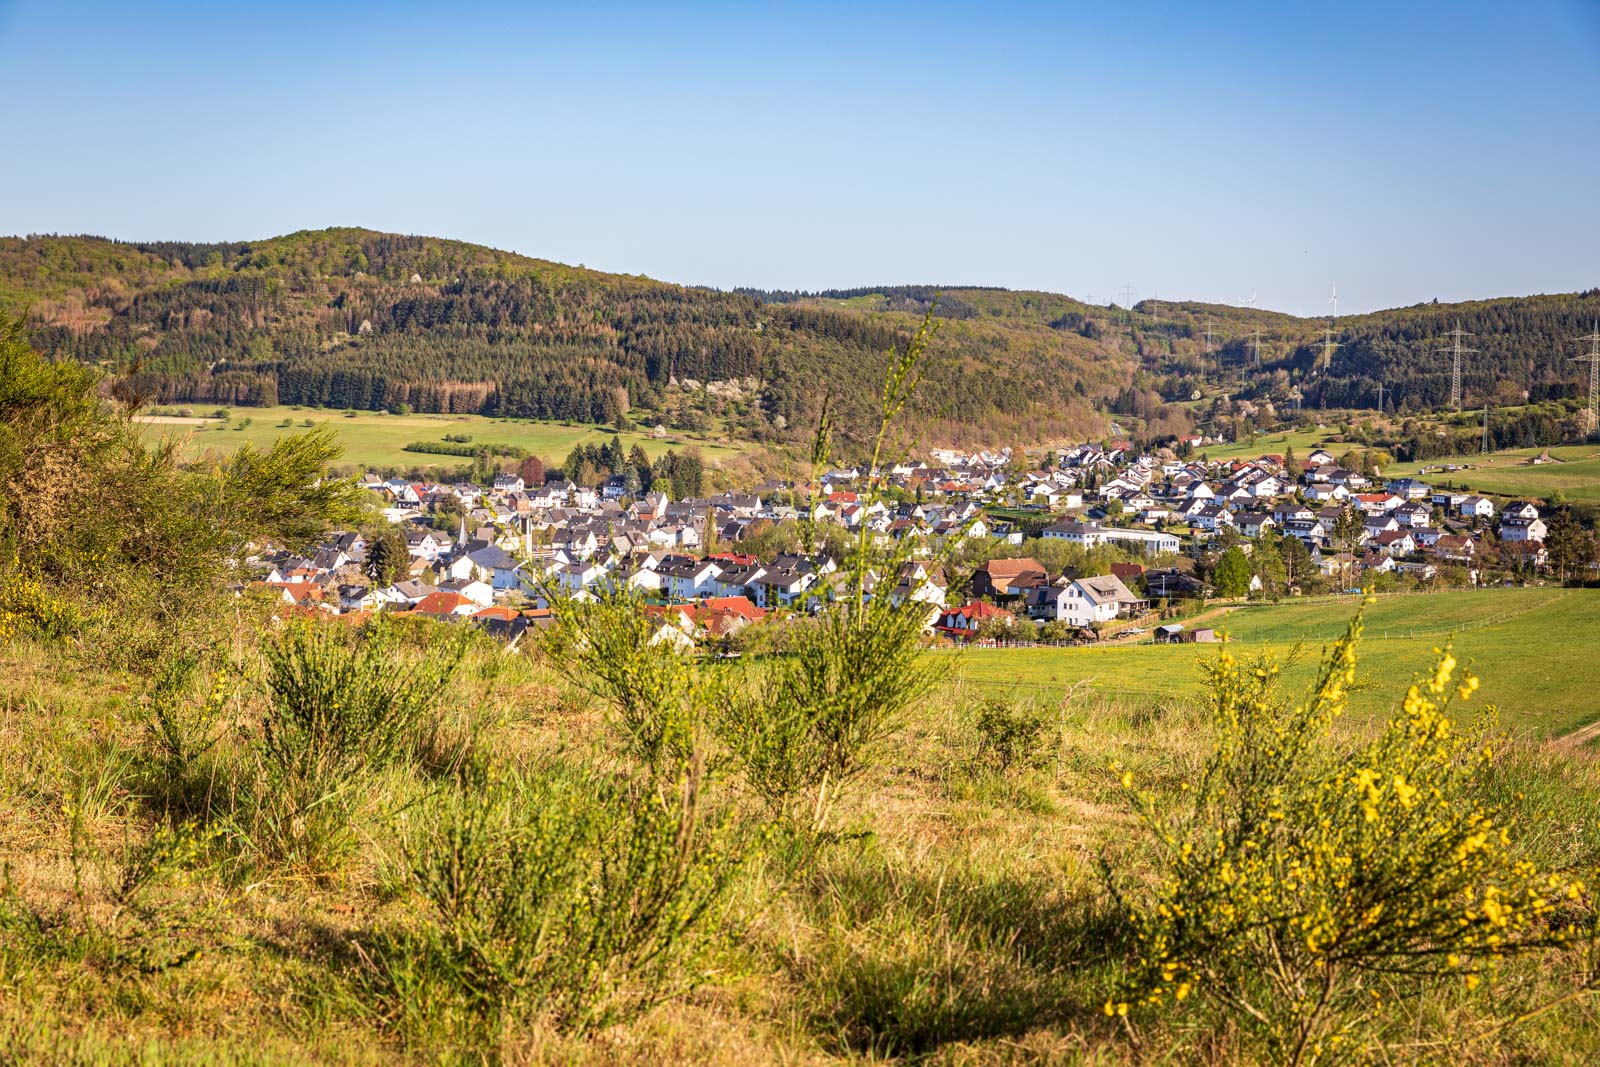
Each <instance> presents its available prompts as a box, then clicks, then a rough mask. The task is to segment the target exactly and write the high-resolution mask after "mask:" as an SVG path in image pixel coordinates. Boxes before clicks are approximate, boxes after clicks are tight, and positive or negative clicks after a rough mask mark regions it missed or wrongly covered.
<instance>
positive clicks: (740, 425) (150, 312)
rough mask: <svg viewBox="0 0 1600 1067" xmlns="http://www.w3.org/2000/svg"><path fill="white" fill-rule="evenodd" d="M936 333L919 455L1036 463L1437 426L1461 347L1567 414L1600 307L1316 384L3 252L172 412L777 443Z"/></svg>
mask: <svg viewBox="0 0 1600 1067" xmlns="http://www.w3.org/2000/svg"><path fill="white" fill-rule="evenodd" d="M930 307H935V308H936V313H937V315H938V316H939V317H940V318H941V320H943V321H942V329H941V331H940V333H939V336H938V338H937V341H936V344H935V360H934V365H933V367H932V370H931V373H930V377H929V380H928V387H927V388H926V389H925V390H924V391H923V392H922V394H921V395H920V397H919V399H918V403H919V404H920V405H921V408H922V410H920V411H919V412H917V413H916V417H915V419H913V420H912V421H913V423H914V425H916V426H917V427H918V430H919V431H920V432H921V435H922V436H923V438H924V439H925V440H926V441H929V442H936V443H949V444H959V443H984V444H996V443H1010V444H1028V443H1034V442H1038V441H1044V440H1052V439H1060V438H1064V437H1073V436H1080V435H1086V434H1092V435H1099V434H1101V433H1104V432H1105V430H1106V427H1107V425H1108V424H1107V420H1106V418H1105V416H1104V414H1102V413H1100V412H1103V411H1104V410H1106V409H1109V410H1110V411H1111V412H1113V413H1115V414H1118V415H1132V416H1137V417H1138V418H1139V419H1141V420H1142V422H1140V423H1138V425H1140V426H1142V427H1143V429H1144V431H1145V432H1146V433H1148V434H1151V435H1157V434H1160V433H1163V432H1167V433H1171V432H1184V431H1185V430H1187V429H1188V428H1189V425H1190V423H1189V419H1190V415H1191V414H1193V413H1192V412H1186V411H1184V410H1183V409H1179V408H1177V407H1175V406H1172V405H1169V404H1167V403H1166V402H1168V401H1176V400H1187V399H1189V398H1191V397H1193V396H1195V395H1196V394H1197V392H1199V393H1202V394H1205V395H1217V394H1219V393H1227V394H1229V395H1232V396H1236V397H1238V396H1242V397H1247V398H1252V399H1271V400H1275V401H1280V402H1288V403H1292V402H1295V401H1296V400H1298V401H1299V402H1300V403H1301V404H1303V405H1304V406H1317V407H1373V406H1376V404H1377V402H1378V386H1379V383H1380V382H1381V383H1382V386H1383V399H1384V406H1385V407H1386V408H1390V409H1394V410H1399V411H1419V412H1420V411H1430V410H1437V409H1439V408H1442V407H1444V406H1446V404H1447V403H1448V400H1449V390H1450V359H1449V357H1448V355H1447V354H1446V353H1445V352H1444V351H1443V348H1444V345H1445V343H1446V342H1447V340H1448V338H1447V335H1448V333H1449V331H1451V330H1452V329H1454V328H1455V327H1456V325H1457V324H1458V323H1459V325H1460V327H1461V329H1463V330H1464V331H1467V333H1469V334H1470V335H1471V336H1469V337H1467V338H1466V339H1465V341H1464V343H1465V344H1466V345H1467V346H1468V347H1470V348H1473V349H1476V350H1477V351H1476V352H1473V353H1470V354H1469V355H1468V356H1467V357H1466V358H1465V360H1464V361H1463V386H1464V393H1465V398H1464V399H1465V403H1466V405H1467V406H1469V407H1476V406H1478V405H1480V404H1482V403H1483V402H1484V401H1485V400H1488V401H1491V402H1493V403H1495V404H1507V403H1514V402H1520V401H1522V400H1525V399H1527V400H1534V401H1538V400H1544V399H1552V398H1565V397H1573V396H1577V395H1579V394H1580V393H1581V392H1582V391H1583V385H1582V383H1583V380H1584V379H1583V367H1582V365H1581V364H1577V363H1574V362H1572V361H1571V360H1572V357H1573V356H1576V355H1578V354H1580V351H1581V350H1582V349H1581V348H1580V346H1578V345H1576V344H1575V343H1574V342H1573V339H1574V338H1576V337H1577V336H1578V335H1580V334H1582V333H1585V332H1587V331H1588V330H1589V329H1590V328H1591V327H1592V324H1593V323H1594V321H1595V320H1597V319H1600V290H1594V291H1590V292H1587V293H1581V294H1565V295H1554V296H1533V297H1507V298H1503V299H1497V300H1486V301H1478V302H1474V303H1464V304H1437V303H1432V304H1421V305H1417V306H1414V307H1408V308H1397V309H1393V310H1388V311H1380V312H1374V313H1371V314H1365V315H1356V316H1348V317H1343V318H1340V319H1339V320H1338V321H1337V323H1335V324H1334V328H1333V334H1332V339H1333V341H1334V342H1335V344H1336V345H1337V347H1335V348H1334V349H1332V351H1331V354H1330V356H1331V358H1327V359H1325V358H1324V351H1323V348H1322V345H1321V342H1322V340H1323V338H1324V334H1325V330H1326V328H1327V326H1328V325H1329V324H1328V320H1327V319H1325V318H1297V317H1295V316H1292V315H1285V314H1281V313H1278V312H1272V311H1265V310H1258V309H1252V308H1240V307H1229V306H1226V305H1220V304H1203V303H1195V302H1178V301H1172V302H1156V301H1144V302H1141V303H1139V304H1138V305H1136V306H1135V307H1133V308H1131V309H1123V308H1119V307H1115V306H1103V305H1089V304H1085V303H1083V302H1081V301H1078V300H1074V299H1072V298H1071V297H1068V296H1063V295H1060V294H1056V293H1045V292H1026V291H1012V290H1006V289H997V288H990V287H983V286H959V285H958V286H944V287H940V286H926V285H894V286H881V287H867V288H859V289H843V290H824V291H820V292H809V293H807V292H768V291H761V290H753V289H747V290H738V291H734V292H720V291H717V290H713V289H706V288H698V287H693V286H682V285H672V284H667V283H664V282H659V281H655V280H652V279H649V278H645V277H642V276H634V275H620V274H606V273H602V272H599V271H592V270H587V269H584V268H582V267H571V266H565V265H562V264H559V263H552V262H548V261H545V260H539V259H532V258H529V257H526V256H520V255H516V254H513V253H509V252H502V251H498V250H495V249H491V248H486V247H483V246H480V245H473V244H467V243H464V242H460V241H450V240H443V239H439V238H432V237H414V236H400V235H396V234H384V233H376V232H373V231H369V230H360V229H333V230H322V231H315V232H301V233H295V234H290V235H288V236H285V237H276V238H271V239H269V240H264V241H251V242H233V243H220V244H189V243H181V242H152V243H145V244H135V243H124V242H116V241H108V240H105V239H101V238H94V237H53V236H52V237H29V238H0V311H8V312H11V313H16V312H20V311H26V312H27V313H28V314H29V316H30V318H31V320H32V324H33V338H34V341H35V343H36V344H37V345H38V346H39V347H40V348H42V349H43V350H44V351H46V352H47V353H49V354H50V355H52V356H54V357H57V358H77V359H82V360H85V361H89V362H94V363H98V364H102V365H105V366H108V367H114V368H117V369H118V370H120V371H121V372H123V373H125V374H129V375H131V377H132V379H133V383H134V384H135V385H136V386H137V387H138V388H139V389H140V390H141V391H143V392H144V393H146V394H147V395H148V396H149V397H150V398H151V399H152V400H153V401H154V402H156V403H165V404H171V403H225V404H268V403H274V402H276V403H285V404H306V405H315V406H327V407H339V408H361V409H381V408H397V407H398V406H400V405H406V406H409V407H410V408H412V409H415V410H419V411H448V412H473V413H482V414H487V415H509V416H517V417H539V418H556V419H566V420H573V421H582V422H606V423H615V422H616V421H618V420H619V419H621V418H623V417H624V416H627V417H630V418H632V419H634V420H635V421H642V420H651V421H663V422H666V423H668V424H669V425H673V426H680V427H683V428H686V429H705V428H707V427H708V426H714V427H725V428H726V432H727V433H728V434H729V435H730V436H736V437H741V438H751V439H757V440H765V439H770V438H773V437H795V436H799V435H803V434H804V433H805V432H806V431H807V429H808V428H809V426H810V425H811V424H812V422H813V420H814V418H815V415H816V412H817V409H818V406H819V404H820V403H821V401H822V399H823V397H824V396H829V395H831V396H832V397H833V399H834V402H835V404H836V405H837V406H838V407H839V409H840V410H841V411H842V412H843V415H844V417H845V424H846V427H847V428H848V427H851V426H854V427H858V428H859V427H861V426H864V425H866V424H867V423H868V422H869V421H870V411H871V408H872V406H873V405H874V404H875V402H876V400H877V397H878V394H879V389H880V383H881V379H882V369H883V366H884V356H885V352H886V351H887V350H888V349H889V348H890V347H891V346H893V345H903V344H905V342H906V341H907V339H908V338H909V337H910V336H911V333H912V331H913V330H914V329H915V327H916V324H917V322H918V321H919V320H920V318H921V316H922V315H923V314H924V313H925V312H926V311H927V310H928V309H929V308H930ZM1208 325H1209V327H1210V334H1211V336H1210V340H1209V341H1208V340H1207V336H1206V335H1207V327H1208ZM1258 337H1259V342H1260V344H1259V348H1260V363H1259V366H1258V365H1257V358H1256V348H1257V346H1256V341H1257V339H1258ZM1097 408H1098V409H1100V411H1097V410H1096V409H1097Z"/></svg>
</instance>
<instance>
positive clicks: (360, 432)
mask: <svg viewBox="0 0 1600 1067" xmlns="http://www.w3.org/2000/svg"><path fill="white" fill-rule="evenodd" d="M192 406H193V409H194V411H195V413H196V416H197V417H195V418H176V417H165V416H154V417H152V418H150V419H149V420H148V421H146V423H145V427H146V431H145V432H146V434H147V435H149V436H150V437H164V438H174V439H176V440H177V441H178V442H179V445H180V448H181V449H182V451H183V454H184V455H185V456H186V457H189V458H198V457H200V456H202V455H204V454H205V453H207V452H213V451H215V452H231V451H233V450H234V449H236V448H238V447H239V446H240V445H243V444H246V443H248V444H252V445H255V446H256V447H257V448H270V447H271V446H272V444H273V442H275V441H277V440H278V438H280V437H282V436H283V435H285V434H290V433H295V432H297V431H300V430H304V429H305V428H306V426H305V423H306V421H307V420H310V422H311V423H312V424H313V425H317V426H329V427H331V428H332V429H334V430H335V431H337V432H338V434H339V438H340V440H341V441H343V442H344V446H345V454H344V457H343V462H346V463H351V464H354V465H356V466H358V467H383V468H394V467H399V468H406V469H410V468H413V467H418V468H426V467H459V466H461V465H462V464H464V463H467V462H468V459H467V458H466V457H463V456H446V455H430V454H426V453H422V452H407V451H405V446H406V445H407V444H410V443H411V442H413V441H442V440H443V439H444V436H445V435H446V434H451V435H459V434H467V435H469V436H470V437H471V438H472V441H471V443H473V444H486V445H487V444H500V445H515V446H517V447H519V448H523V449H525V450H527V451H528V452H529V453H530V454H532V455H536V456H540V457H542V458H543V459H545V460H546V461H547V462H550V461H553V462H556V463H559V462H561V461H562V460H564V459H565V458H566V456H567V453H568V452H570V451H572V449H573V448H574V447H575V446H577V445H598V444H604V443H605V442H606V440H607V439H609V437H610V436H611V431H610V430H609V429H608V428H606V427H603V426H595V425H590V424H584V423H562V422H541V421H535V420H530V419H491V418H487V417H485V416H483V415H431V414H410V415H391V414H389V413H387V412H382V411H358V412H355V413H353V414H346V413H344V412H342V411H332V410H326V409H319V408H305V407H284V406H279V407H266V408H247V407H235V408H229V409H227V410H228V411H229V412H230V415H231V417H230V418H229V419H228V420H227V421H223V420H220V419H215V418H209V417H206V416H209V415H210V414H211V412H213V411H216V410H218V409H217V408H216V407H215V406H206V405H198V404H196V405H192ZM246 420H249V425H245V422H246ZM286 421H287V422H288V423H289V425H287V426H285V425H282V424H283V423H284V422H286ZM621 436H622V446H623V448H624V449H632V448H633V446H634V445H643V446H644V450H645V452H646V453H648V454H649V455H650V456H651V457H652V458H654V457H656V456H659V455H661V454H662V453H663V452H666V451H667V450H669V449H683V448H688V447H694V448H698V449H699V450H700V452H701V454H702V455H703V456H704V457H705V459H706V460H707V461H708V462H709V463H712V464H716V463H717V462H719V461H721V460H724V459H729V458H732V457H734V456H738V455H740V454H742V453H744V452H746V451H748V450H749V448H750V446H749V445H748V444H745V443H741V442H734V441H724V440H718V439H716V438H714V437H711V436H704V435H695V434H685V433H679V432H674V433H669V434H668V435H667V436H666V437H664V438H659V439H658V438H655V437H653V436H651V435H650V434H649V433H648V432H645V433H624V434H622V435H621Z"/></svg>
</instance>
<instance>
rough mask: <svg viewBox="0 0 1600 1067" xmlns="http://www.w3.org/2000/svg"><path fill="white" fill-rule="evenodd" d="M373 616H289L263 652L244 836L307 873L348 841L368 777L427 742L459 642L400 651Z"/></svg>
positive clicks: (333, 861)
mask: <svg viewBox="0 0 1600 1067" xmlns="http://www.w3.org/2000/svg"><path fill="white" fill-rule="evenodd" d="M398 641H399V638H398V635H397V632H396V630H395V628H394V627H393V625H392V624H391V623H389V622H388V621H387V620H385V619H383V618H382V617H381V616H380V617H379V618H378V619H377V620H376V621H375V622H374V623H372V624H371V625H370V626H369V627H367V629H366V630H365V632H363V633H357V634H350V633H348V632H347V631H345V630H344V629H343V628H342V627H340V626H338V625H337V624H334V623H318V622H307V621H303V620H302V621H296V622H292V623H290V624H289V626H288V627H287V629H286V630H285V631H284V633H283V634H282V635H281V636H280V637H279V638H277V639H276V640H275V641H273V642H271V643H269V644H268V646H267V647H266V649H265V650H264V654H265V657H266V661H267V673H266V688H267V695H268V698H269V699H268V703H267V710H266V714H265V716H264V717H263V719H262V723H261V736H260V740H259V742H258V746H257V747H258V753H259V756H260V759H261V766H262V773H261V775H260V777H259V779H258V780H257V781H256V782H255V783H254V785H253V789H252V792H251V794H250V796H249V798H248V803H247V808H248V812H247V815H248V818H247V819H246V824H245V826H244V827H242V829H243V832H244V833H245V836H246V837H247V838H248V840H249V841H250V842H251V844H252V845H253V847H254V848H255V849H256V851H258V852H259V853H260V854H262V855H263V856H265V857H266V858H267V859H269V860H278V861H283V860H292V861H297V862H299V863H301V864H302V865H304V866H306V867H307V868H309V869H312V870H314V871H325V870H328V869H331V868H333V867H336V866H337V864H338V862H339V860H340V859H341V858H342V857H343V855H344V854H345V852H346V851H348V849H349V847H350V846H351V844H352V842H353V839H354V835H355V833H356V829H357V828H356V826H355V825H354V821H355V815H356V811H357V809H358V807H359V805H360V804H361V803H364V802H371V800H372V799H373V798H372V797H371V796H370V795H369V793H370V791H371V776H372V774H373V773H374V772H376V771H378V770H381V769H382V768H384V767H385V766H387V765H388V764H390V763H393V762H395V761H397V760H399V759H401V758H402V757H404V756H409V755H411V754H412V752H413V748H414V746H417V745H419V744H424V743H426V732H425V726H426V724H427V720H428V718H429V717H430V715H431V714H432V713H433V711H434V708H435V706H436V704H437V702H438V700H439V698H440V696H441V695H442V694H443V692H444V689H445V687H446V686H447V685H448V684H449V681H450V679H451V677H452V675H453V674H454V672H455V670H456V667H457V665H458V664H459V662H460V659H461V654H462V648H463V646H462V645H461V643H460V642H450V643H448V644H447V645H445V646H443V647H442V648H440V649H438V650H436V651H432V652H429V653H427V654H425V655H423V656H421V657H420V658H418V657H406V656H404V655H402V654H401V652H400V650H399V648H398Z"/></svg>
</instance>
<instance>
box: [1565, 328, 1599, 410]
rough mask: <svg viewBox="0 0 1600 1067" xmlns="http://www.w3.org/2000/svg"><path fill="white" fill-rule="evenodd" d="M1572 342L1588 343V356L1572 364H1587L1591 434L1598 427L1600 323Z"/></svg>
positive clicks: (1577, 359) (1575, 360)
mask: <svg viewBox="0 0 1600 1067" xmlns="http://www.w3.org/2000/svg"><path fill="white" fill-rule="evenodd" d="M1574 340H1577V341H1588V342H1589V354H1588V355H1586V356H1578V357H1577V358H1576V359H1574V360H1573V361H1572V362H1574V363H1587V364H1589V432H1591V433H1593V432H1594V429H1595V427H1597V426H1600V404H1597V401H1600V321H1597V322H1595V324H1594V329H1593V330H1591V331H1590V332H1589V333H1587V334H1586V335H1584V336H1583V337H1577V338H1574Z"/></svg>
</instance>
